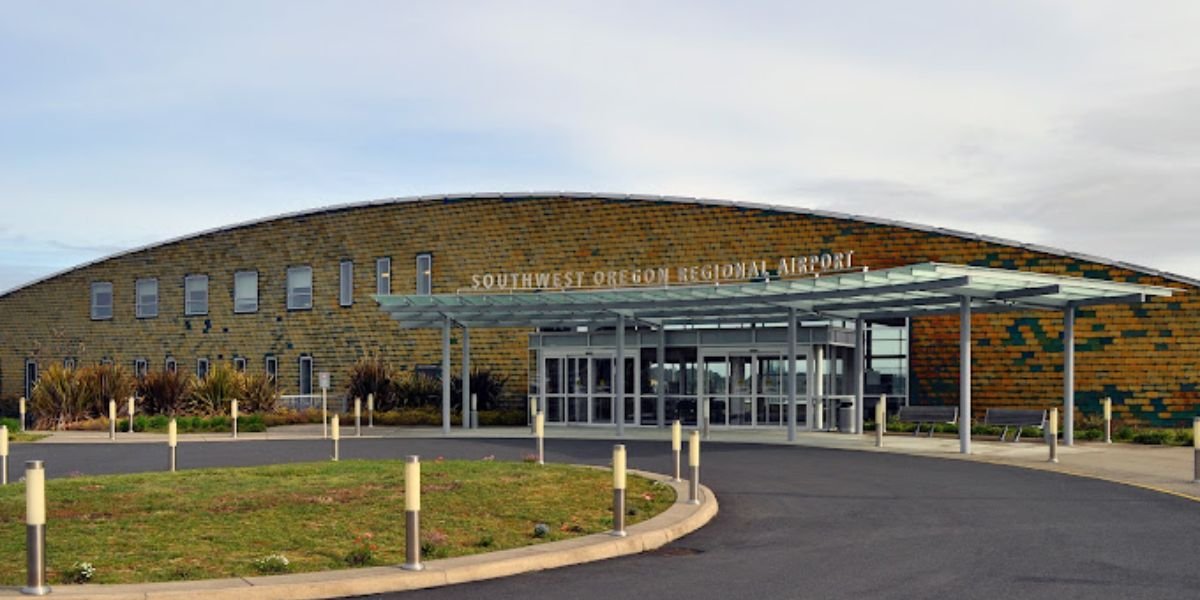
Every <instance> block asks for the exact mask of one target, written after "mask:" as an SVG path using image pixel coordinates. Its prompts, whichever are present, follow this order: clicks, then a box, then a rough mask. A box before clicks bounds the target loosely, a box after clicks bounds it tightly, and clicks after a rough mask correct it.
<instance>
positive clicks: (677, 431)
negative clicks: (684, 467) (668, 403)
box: [671, 419, 683, 482]
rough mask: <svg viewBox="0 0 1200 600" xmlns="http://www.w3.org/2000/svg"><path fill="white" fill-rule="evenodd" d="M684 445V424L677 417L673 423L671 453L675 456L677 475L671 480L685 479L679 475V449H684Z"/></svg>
mask: <svg viewBox="0 0 1200 600" xmlns="http://www.w3.org/2000/svg"><path fill="white" fill-rule="evenodd" d="M682 446H683V425H681V424H680V423H679V419H675V421H674V422H673V423H671V454H672V455H674V458H675V477H673V478H671V481H675V482H679V481H683V479H681V478H680V477H679V454H680V452H679V451H680V450H681V449H682Z"/></svg>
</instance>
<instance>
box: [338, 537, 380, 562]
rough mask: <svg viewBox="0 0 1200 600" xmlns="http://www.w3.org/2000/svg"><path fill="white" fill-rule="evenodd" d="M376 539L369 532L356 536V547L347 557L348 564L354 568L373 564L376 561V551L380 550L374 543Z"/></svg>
mask: <svg viewBox="0 0 1200 600" xmlns="http://www.w3.org/2000/svg"><path fill="white" fill-rule="evenodd" d="M374 537H375V536H373V535H371V532H369V531H368V532H365V533H360V534H358V535H357V536H355V537H354V545H353V546H351V548H350V551H349V552H347V553H346V556H345V561H346V564H348V565H350V566H352V567H360V566H363V565H369V564H371V562H372V561H374V560H375V551H376V550H378V549H379V547H378V546H376V545H375V542H374V541H373V539H374Z"/></svg>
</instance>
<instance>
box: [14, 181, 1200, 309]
mask: <svg viewBox="0 0 1200 600" xmlns="http://www.w3.org/2000/svg"><path fill="white" fill-rule="evenodd" d="M547 198H568V199H593V200H611V201H643V202H673V203H679V204H696V205H702V206H724V207H733V208H742V209H752V210H765V211H774V212H780V213H791V214H799V215H807V216H814V217H824V218H829V219H840V220H847V221H857V222H861V223H871V224H875V225H886V226H891V227H901V228H904V229H910V230H913V231H922V232H926V233H934V234H938V235H947V236H952V237H957V238H961V239H967V240H977V241H982V242H988V243H992V244H999V245H1002V246H1010V247H1014V248H1023V249H1025V250H1029V251H1032V252H1041V253H1045V254H1052V255H1056V256H1062V257H1065V258H1072V259H1075V260H1081V261H1085V262H1091V263H1095V264H1101V265H1107V266H1111V267H1117V268H1121V269H1127V270H1130V271H1134V272H1137V273H1142V274H1146V275H1151V276H1154V277H1161V278H1163V279H1168V280H1171V281H1177V282H1180V283H1184V284H1187V285H1191V286H1196V287H1200V279H1195V278H1191V277H1187V276H1184V275H1179V274H1176V273H1169V272H1167V271H1161V270H1159V269H1154V268H1151V267H1145V266H1141V265H1136V264H1132V263H1128V262H1123V261H1119V260H1113V259H1109V258H1104V257H1100V256H1094V255H1089V254H1083V253H1079V252H1069V251H1067V250H1062V249H1058V248H1052V247H1049V246H1041V245H1038V244H1027V243H1023V242H1018V241H1015V240H1009V239H1005V238H999V237H993V236H988V235H980V234H975V233H970V232H965V231H959V230H955V229H947V228H943V227H933V226H929V225H921V224H918V223H910V222H907V221H898V220H892V219H883V218H878V217H870V216H865V215H856V214H852V213H841V212H835V211H827V210H819V209H810V208H803V207H797V206H789V205H783V204H765V203H756V202H737V201H732V200H721V199H714V198H695V197H689V196H658V195H652V194H616V193H599V192H565V191H557V192H555V191H546V192H484V193H466V194H441V195H424V196H405V197H398V198H384V199H379V200H368V201H365V202H351V203H346V204H337V205H332V206H325V207H318V208H312V209H305V210H299V211H295V212H290V213H283V214H279V215H275V216H271V217H265V218H261V219H252V220H249V221H243V222H240V223H234V224H232V225H226V226H223V227H216V228H212V229H206V230H202V231H198V232H195V233H190V234H187V235H183V236H179V237H175V238H170V239H167V240H163V241H160V242H154V243H152V244H147V245H145V246H139V247H136V248H131V249H129V250H123V251H121V252H116V253H114V254H111V255H108V256H105V257H102V258H98V259H96V260H92V261H88V262H85V263H82V264H79V265H76V266H73V267H69V268H67V269H63V270H61V271H57V272H55V273H51V274H50V275H47V276H45V277H40V278H38V279H34V280H33V281H30V282H27V283H24V284H21V285H18V286H16V287H14V288H12V289H9V290H7V291H5V292H3V293H0V298H3V297H5V296H7V295H9V294H12V293H14V292H17V291H20V290H22V289H25V288H27V287H30V286H33V285H37V284H39V283H41V282H43V281H48V280H50V279H54V278H55V277H59V276H61V275H65V274H67V273H71V272H73V271H77V270H80V269H84V268H87V267H90V266H93V265H96V264H100V263H103V262H105V261H109V260H112V259H115V258H120V257H122V256H127V255H130V254H134V253H137V252H143V251H146V250H152V249H154V248H159V247H162V246H168V245H171V244H176V243H179V242H183V241H187V240H191V239H196V238H201V237H204V236H208V235H213V234H217V233H222V232H227V231H233V230H237V229H243V228H247V227H253V226H256V225H262V224H266V223H271V222H274V221H281V220H285V219H293V218H298V217H307V216H314V215H320V214H326V213H335V212H344V211H350V210H354V209H359V208H368V207H373V206H387V205H392V204H404V203H417V202H453V201H462V200H501V199H507V200H535V199H547Z"/></svg>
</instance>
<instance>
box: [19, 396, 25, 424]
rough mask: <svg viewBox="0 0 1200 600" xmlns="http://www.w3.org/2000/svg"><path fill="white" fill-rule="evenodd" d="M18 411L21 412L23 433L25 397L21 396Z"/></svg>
mask: <svg viewBox="0 0 1200 600" xmlns="http://www.w3.org/2000/svg"><path fill="white" fill-rule="evenodd" d="M20 411H21V431H25V396H21V402H20Z"/></svg>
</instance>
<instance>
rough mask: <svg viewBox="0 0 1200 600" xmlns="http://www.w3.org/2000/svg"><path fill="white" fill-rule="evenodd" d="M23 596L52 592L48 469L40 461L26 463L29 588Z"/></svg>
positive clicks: (26, 536) (23, 591) (26, 567)
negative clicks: (48, 566)
mask: <svg viewBox="0 0 1200 600" xmlns="http://www.w3.org/2000/svg"><path fill="white" fill-rule="evenodd" d="M21 593H22V594H26V595H29V596H45V595H46V594H49V593H50V586H48V585H46V469H45V466H44V465H43V463H42V461H40V460H29V461H25V587H23V588H21Z"/></svg>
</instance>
